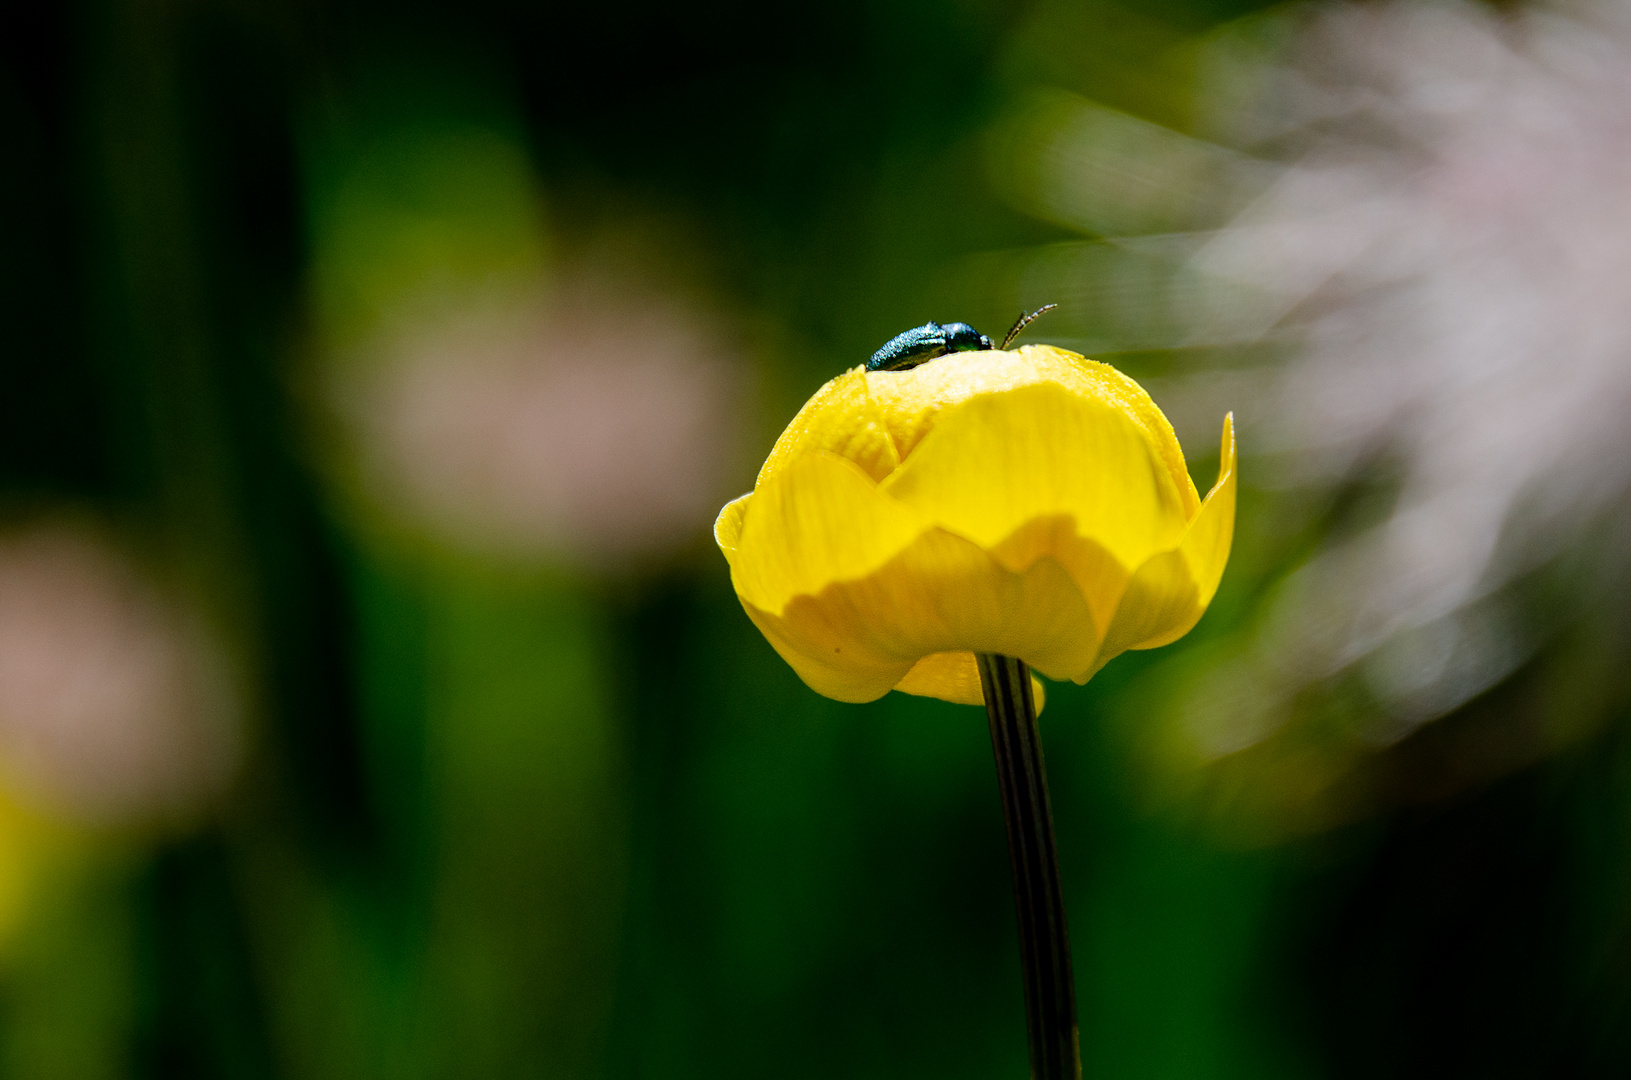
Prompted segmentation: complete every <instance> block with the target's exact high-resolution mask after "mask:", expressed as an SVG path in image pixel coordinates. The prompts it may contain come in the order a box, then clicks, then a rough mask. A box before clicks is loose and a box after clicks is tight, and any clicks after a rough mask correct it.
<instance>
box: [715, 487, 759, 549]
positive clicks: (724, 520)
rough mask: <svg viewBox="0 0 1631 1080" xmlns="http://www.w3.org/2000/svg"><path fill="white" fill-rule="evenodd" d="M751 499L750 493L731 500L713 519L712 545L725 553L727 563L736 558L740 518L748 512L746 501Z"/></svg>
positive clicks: (739, 534) (740, 535) (740, 527)
mask: <svg viewBox="0 0 1631 1080" xmlns="http://www.w3.org/2000/svg"><path fill="white" fill-rule="evenodd" d="M752 498H753V493H752V492H751V491H750V492H748V493H747V494H746V495H742V496H740V497H738V498H735V499H732V500H731V501H730V502H728V503H726V504H725V508H724V509H723V510H721V511H720V512H719V516H718V517H716V518H714V543H716V544H718V545H719V550H720V551H723V552H724V553H725V560H726V561H727V562H729V561H730V560H732V559H733V558H735V557H736V545H737V542H738V541H739V540H741V538H742V517H743V516H744V515H745V514H746V513H747V512H748V500H750V499H752Z"/></svg>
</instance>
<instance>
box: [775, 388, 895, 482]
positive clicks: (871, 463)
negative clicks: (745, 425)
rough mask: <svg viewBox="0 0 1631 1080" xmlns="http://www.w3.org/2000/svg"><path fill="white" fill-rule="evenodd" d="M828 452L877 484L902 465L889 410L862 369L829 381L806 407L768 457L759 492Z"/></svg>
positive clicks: (799, 412)
mask: <svg viewBox="0 0 1631 1080" xmlns="http://www.w3.org/2000/svg"><path fill="white" fill-rule="evenodd" d="M823 452H825V453H830V454H836V455H837V456H838V457H841V458H844V459H845V460H847V461H853V462H854V463H855V464H857V465H859V466H860V467H861V471H862V472H864V473H866V474H867V475H868V476H870V477H871V478H872V479H874V480H882V479H883V478H884V477H886V476H888V475H889V474H890V473H891V472H893V471H894V470H895V467H896V466H897V465H899V464H900V455H899V454H898V453H896V451H895V444H894V442H893V440H891V439H890V437H889V429H888V426H887V425H886V424H885V422H884V415H883V410H882V409H881V408H880V407H879V405H878V403H877V402H876V401H874V400H873V398H872V395H871V392H870V390H869V388H868V384H867V380H866V375H865V373H864V372H863V371H862V370H861V369H860V368H851V369H850V370H849V371H846V372H844V374H842V375H840V376H838V377H837V378H835V379H832V380H830V381H828V383H827V384H826V385H825V386H823V387H822V388H821V389H820V390H817V391H816V393H815V396H814V397H812V398H811V399H810V400H809V401H807V402H805V403H804V408H802V409H800V410H799V411H798V415H797V416H795V417H793V421H792V423H790V424H788V425H787V430H786V431H783V432H782V434H781V437H780V438H779V439H777V440H776V445H775V446H774V447H772V448H771V450H770V456H769V457H767V458H765V463H764V465H763V466H762V467H761V468H760V469H759V478H758V481H757V482H756V483H755V485H754V486H755V488H757V487H760V486H762V485H764V484H765V483H766V482H767V481H769V480H770V479H771V478H773V477H775V476H777V475H779V474H780V473H781V472H782V470H784V469H785V468H787V466H788V465H790V464H792V463H793V462H794V461H796V460H798V459H799V458H801V457H806V456H808V455H811V454H819V453H823Z"/></svg>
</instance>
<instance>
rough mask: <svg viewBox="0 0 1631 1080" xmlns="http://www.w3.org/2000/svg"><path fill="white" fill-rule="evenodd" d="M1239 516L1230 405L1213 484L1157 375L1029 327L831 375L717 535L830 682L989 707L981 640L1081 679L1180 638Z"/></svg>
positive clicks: (745, 588)
mask: <svg viewBox="0 0 1631 1080" xmlns="http://www.w3.org/2000/svg"><path fill="white" fill-rule="evenodd" d="M1234 517H1235V443H1234V425H1233V421H1232V418H1230V417H1225V418H1224V424H1223V451H1222V462H1221V467H1220V470H1219V476H1218V481H1217V484H1216V485H1215V486H1214V487H1213V488H1212V491H1211V493H1210V494H1209V495H1207V496H1206V499H1205V501H1204V502H1203V501H1202V500H1201V498H1200V496H1199V494H1198V493H1197V492H1196V490H1195V485H1194V483H1193V482H1192V481H1191V480H1190V478H1189V472H1188V469H1187V468H1186V466H1185V465H1184V456H1183V451H1182V450H1180V449H1179V447H1178V440H1177V438H1176V436H1174V435H1173V433H1172V425H1170V424H1169V423H1167V419H1166V417H1165V416H1163V415H1161V410H1160V409H1158V408H1156V406H1155V403H1154V402H1153V401H1151V400H1150V396H1149V395H1148V394H1146V393H1145V392H1144V390H1143V388H1142V387H1140V386H1139V385H1138V384H1137V383H1135V382H1133V380H1131V379H1129V378H1128V377H1127V376H1125V375H1123V374H1121V372H1119V371H1117V370H1116V369H1115V368H1112V367H1110V366H1108V365H1106V364H1100V363H1097V362H1095V361H1092V360H1088V359H1086V358H1084V357H1081V356H1078V355H1076V354H1075V353H1070V352H1065V351H1064V350H1062V349H1055V348H1052V347H1050V346H1046V345H1028V346H1026V347H1024V348H1022V349H1018V350H1016V351H1013V352H1001V351H980V352H960V353H952V354H950V355H947V356H943V357H939V358H937V359H934V360H931V361H929V362H928V363H926V364H923V365H921V366H919V367H916V368H912V369H910V370H906V371H877V372H867V371H863V370H862V369H860V368H855V369H853V370H851V371H847V372H845V373H844V374H842V375H840V376H838V377H837V378H836V379H833V380H832V381H831V382H829V383H827V385H826V386H823V387H822V388H821V389H820V390H819V391H817V392H816V395H815V397H813V398H811V399H810V401H809V402H808V403H807V404H806V405H805V406H804V408H803V409H802V410H800V411H799V414H798V415H797V416H796V417H794V418H793V422H792V423H791V424H789V425H788V427H787V430H786V431H784V432H783V433H782V436H781V438H780V439H778V440H777V442H776V446H775V448H774V449H773V450H771V452H770V457H769V459H768V460H766V461H765V464H764V468H762V469H761V470H760V471H759V478H758V481H757V483H756V484H755V485H754V489H753V491H752V493H751V494H748V495H744V496H742V497H741V498H739V499H737V500H735V501H734V502H731V503H729V504H728V505H727V506H726V507H725V508H724V510H722V511H721V512H720V514H719V519H718V521H716V522H715V523H714V537H715V539H716V540H717V541H718V542H719V546H720V549H721V550H722V551H724V553H725V558H726V560H727V561H729V563H730V567H731V582H732V584H733V585H734V586H735V588H736V594H737V596H738V598H739V599H740V600H741V601H742V606H743V607H744V608H745V609H746V610H747V613H748V616H749V617H750V618H751V619H752V620H753V622H754V623H755V625H757V626H758V627H759V629H760V630H761V631H763V632H764V635H765V637H766V638H768V639H769V640H770V643H771V645H773V646H774V647H775V649H776V651H777V652H778V653H780V654H781V655H782V658H783V659H785V660H786V661H787V662H788V663H789V664H791V665H792V666H793V670H794V671H796V672H798V674H799V676H800V677H801V678H802V679H803V680H804V681H805V682H806V683H808V684H809V685H810V687H811V688H812V689H814V690H816V691H817V692H819V693H822V694H825V695H826V696H828V697H831V698H837V699H838V700H840V701H871V700H873V699H875V698H879V697H882V696H883V695H884V694H886V693H888V692H889V691H890V690H891V689H897V690H904V691H906V692H907V693H912V694H927V695H930V696H933V697H940V698H944V699H946V700H948V701H957V702H966V703H969V704H978V703H979V702H980V700H981V696H980V679H979V674H978V671H977V669H976V667H975V663H974V655H973V654H974V653H976V652H990V653H1002V654H1005V655H1008V656H1015V657H1018V658H1019V659H1021V660H1024V661H1025V662H1026V663H1027V664H1029V665H1030V666H1031V667H1032V668H1034V669H1035V670H1036V671H1038V672H1041V673H1042V674H1043V675H1046V676H1048V677H1049V678H1051V679H1071V680H1073V681H1075V682H1078V683H1082V682H1086V681H1087V680H1088V678H1089V677H1090V676H1091V675H1092V674H1093V673H1094V672H1096V671H1098V670H1099V668H1101V667H1103V666H1104V664H1105V663H1106V662H1107V661H1109V660H1110V659H1111V658H1112V657H1114V656H1116V655H1118V654H1119V653H1121V652H1123V651H1124V650H1127V649H1150V648H1155V647H1156V646H1158V645H1165V644H1167V643H1168V642H1171V641H1175V640H1177V639H1178V638H1179V637H1182V636H1183V635H1184V634H1185V633H1187V632H1188V631H1189V628H1190V627H1192V626H1194V625H1195V622H1196V620H1197V619H1199V618H1200V616H1201V613H1202V612H1203V611H1205V610H1206V606H1207V604H1209V603H1210V602H1211V600H1212V595H1213V593H1214V592H1216V591H1217V586H1218V579H1219V578H1220V577H1221V576H1222V574H1223V565H1224V563H1225V562H1226V561H1227V560H1228V558H1229V543H1230V540H1231V538H1232V536H1233V534H1234Z"/></svg>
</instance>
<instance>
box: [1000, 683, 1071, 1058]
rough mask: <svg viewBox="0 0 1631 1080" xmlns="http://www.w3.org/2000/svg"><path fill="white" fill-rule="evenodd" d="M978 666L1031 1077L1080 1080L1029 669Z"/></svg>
mask: <svg viewBox="0 0 1631 1080" xmlns="http://www.w3.org/2000/svg"><path fill="white" fill-rule="evenodd" d="M976 659H978V661H979V664H980V687H981V689H983V690H984V691H985V713H986V716H987V718H988V719H989V720H990V721H991V751H992V753H993V754H994V755H995V756H996V759H997V784H998V787H999V788H1000V789H1001V791H1002V815H1003V818H1004V819H1005V820H1006V821H1007V823H1008V855H1009V858H1010V860H1011V861H1012V862H1013V867H1014V905H1015V907H1016V908H1017V909H1018V911H1019V956H1020V964H1021V966H1022V967H1023V969H1024V975H1025V1027H1026V1033H1027V1035H1028V1036H1029V1039H1030V1044H1031V1077H1032V1080H1081V1075H1082V1052H1081V1046H1080V1043H1079V1041H1078V1038H1077V1033H1076V984H1075V982H1074V981H1073V979H1072V977H1071V971H1070V935H1069V933H1068V932H1067V931H1066V929H1065V897H1064V891H1063V890H1062V889H1061V888H1060V886H1059V852H1058V849H1057V848H1056V847H1055V846H1054V842H1053V809H1052V807H1051V806H1050V805H1049V803H1048V775H1047V771H1046V769H1045V768H1044V767H1043V763H1042V738H1041V735H1040V734H1039V733H1038V731H1037V728H1036V702H1035V700H1034V699H1033V698H1032V696H1031V669H1030V668H1028V667H1026V666H1025V662H1024V661H1022V660H1016V659H1014V658H1013V657H1011V656H1001V655H998V654H996V653H977V654H976Z"/></svg>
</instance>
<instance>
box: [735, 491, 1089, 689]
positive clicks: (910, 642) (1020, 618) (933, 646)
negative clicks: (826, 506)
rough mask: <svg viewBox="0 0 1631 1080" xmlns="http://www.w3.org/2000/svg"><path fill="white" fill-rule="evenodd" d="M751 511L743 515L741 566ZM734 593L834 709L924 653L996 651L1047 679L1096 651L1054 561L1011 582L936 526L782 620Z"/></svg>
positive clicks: (792, 606)
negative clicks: (835, 701) (880, 563)
mask: <svg viewBox="0 0 1631 1080" xmlns="http://www.w3.org/2000/svg"><path fill="white" fill-rule="evenodd" d="M767 490H769V489H767ZM760 494H761V495H763V494H765V492H761V493H760ZM755 498H756V499H757V498H758V496H755ZM879 498H884V497H883V496H882V495H880V496H879ZM758 511H759V507H758V505H755V506H754V507H753V509H752V511H751V512H750V513H749V515H748V523H747V527H746V529H745V530H744V532H743V541H742V544H741V546H740V548H739V562H740V561H742V559H744V558H745V557H746V556H747V555H748V554H749V548H750V538H749V534H750V533H751V532H752V531H753V529H754V523H755V520H756V518H757V515H758ZM738 594H739V595H740V597H741V599H742V602H743V606H744V607H745V608H747V609H748V614H749V616H750V617H751V618H752V619H753V621H754V623H755V624H756V625H757V626H758V627H759V629H760V630H761V631H763V632H764V634H765V636H766V637H767V638H768V639H769V640H770V642H771V644H772V645H773V646H774V647H775V648H776V651H777V652H779V653H780V654H781V655H782V657H783V659H785V660H786V661H787V662H788V663H789V664H791V665H792V667H793V669H794V670H795V671H797V672H798V673H799V676H800V677H801V678H803V679H804V681H805V682H807V683H808V684H809V685H810V686H811V687H812V688H813V689H815V690H816V691H818V692H819V693H822V694H826V695H827V696H828V697H833V698H837V699H839V700H841V701H871V700H873V699H874V698H878V697H882V696H883V695H884V694H885V693H887V692H888V691H889V690H890V689H891V688H892V687H894V686H895V685H896V684H897V683H899V682H900V681H901V680H902V679H903V678H905V677H906V675H907V673H908V672H909V671H910V670H911V669H912V667H913V665H915V664H916V663H917V662H918V661H919V660H921V659H922V658H923V657H924V656H926V655H928V654H930V653H937V652H950V651H961V650H970V651H980V652H994V653H1003V654H1005V655H1008V656H1017V657H1019V658H1020V659H1021V660H1024V661H1025V662H1026V663H1028V664H1030V665H1031V666H1032V667H1033V668H1035V669H1036V670H1038V671H1039V672H1041V673H1042V674H1044V675H1047V676H1049V677H1050V678H1070V677H1072V676H1074V675H1076V674H1077V673H1078V672H1080V671H1082V670H1084V669H1086V668H1087V667H1088V665H1090V664H1091V663H1092V661H1093V658H1094V656H1096V655H1097V654H1098V645H1099V640H1098V635H1097V634H1096V633H1095V632H1094V629H1093V619H1092V614H1091V612H1089V611H1088V609H1087V604H1086V601H1084V600H1083V599H1082V595H1081V592H1080V590H1078V589H1077V588H1076V587H1075V585H1074V584H1073V583H1072V582H1071V580H1070V577H1069V575H1068V574H1066V573H1065V570H1064V568H1063V567H1061V566H1060V565H1059V563H1058V562H1057V561H1055V560H1053V559H1051V558H1042V559H1038V560H1037V561H1036V562H1035V563H1034V564H1033V565H1032V566H1030V567H1029V568H1027V569H1026V571H1025V572H1024V573H1022V574H1016V573H1014V572H1013V571H1011V570H1008V569H1006V568H1004V567H1002V566H1001V565H999V564H998V563H997V562H996V561H995V560H993V559H992V558H991V556H990V555H988V554H987V553H986V552H984V551H982V550H980V548H979V547H977V546H976V545H974V544H972V543H970V542H969V541H967V540H965V539H963V538H962V537H960V536H955V535H953V534H951V533H948V532H946V531H945V530H943V529H935V528H930V529H928V530H927V531H925V532H924V533H922V534H921V535H919V536H918V537H917V538H915V539H914V540H913V541H912V542H911V543H910V544H908V545H907V546H906V547H905V548H904V549H902V550H901V552H900V553H899V554H898V555H896V556H895V558H894V559H892V560H890V561H889V562H888V563H886V564H885V565H883V566H880V567H878V568H876V569H875V570H874V571H873V572H871V573H870V574H867V575H866V576H865V577H862V578H859V579H855V580H849V581H834V582H832V583H831V584H829V585H827V586H826V588H824V589H822V590H821V591H820V592H819V593H816V594H813V595H798V596H794V597H793V598H792V599H791V600H789V601H788V603H787V604H786V606H785V607H784V609H783V610H782V611H780V612H776V611H772V610H768V609H766V608H763V607H759V606H757V604H756V603H755V602H754V601H753V600H752V598H751V597H750V596H749V595H748V593H747V592H746V591H744V590H742V589H738Z"/></svg>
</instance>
